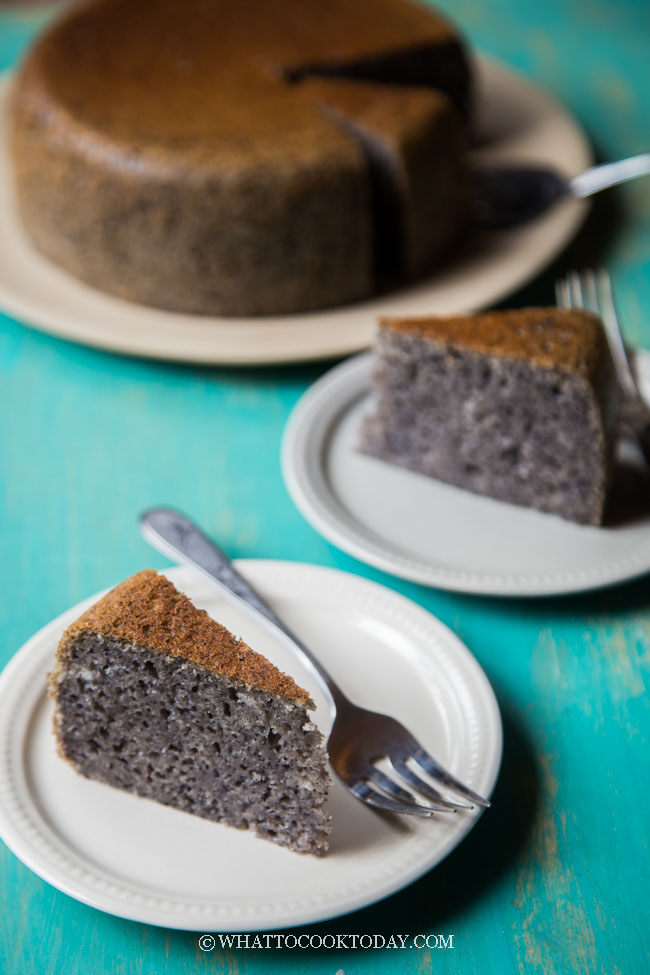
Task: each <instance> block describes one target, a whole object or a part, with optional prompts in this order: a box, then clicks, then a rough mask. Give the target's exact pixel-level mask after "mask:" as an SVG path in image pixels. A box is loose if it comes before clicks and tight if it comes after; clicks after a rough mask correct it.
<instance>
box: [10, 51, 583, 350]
mask: <svg viewBox="0 0 650 975" xmlns="http://www.w3.org/2000/svg"><path fill="white" fill-rule="evenodd" d="M475 66H476V89H477V106H476V113H475V114H476V119H477V122H476V128H477V132H478V137H479V139H478V146H477V148H476V149H475V150H473V152H472V155H473V157H475V158H476V159H480V160H481V161H484V162H497V161H498V162H504V161H506V162H521V161H525V162H532V163H535V164H539V165H544V164H548V165H551V166H554V167H557V168H558V169H559V170H560V171H561V172H563V173H566V174H567V175H568V176H573V175H575V174H576V173H579V172H581V171H582V170H583V169H585V168H586V167H587V166H589V165H590V164H591V151H590V149H589V145H588V143H587V140H586V138H585V135H584V133H583V132H582V130H581V128H580V126H579V125H578V123H577V122H576V121H575V119H573V118H572V117H571V116H570V115H569V113H568V112H567V111H566V109H564V108H563V107H562V106H561V105H559V104H558V103H557V102H556V101H555V100H554V99H553V98H551V97H550V96H549V95H547V94H546V93H545V92H543V91H542V90H541V89H540V88H538V87H536V86H535V85H534V84H531V83H530V81H527V80H526V79H525V78H524V77H523V76H521V75H519V74H517V73H516V72H515V71H514V70H512V69H511V68H509V67H506V66H505V65H502V64H499V63H497V62H495V61H491V60H489V59H487V58H484V57H478V58H477V59H476V62H475ZM9 83H10V82H9V78H8V77H5V79H4V80H2V81H0V308H2V309H3V310H4V311H6V312H7V313H9V314H10V315H13V316H15V317H16V318H18V319H19V320H20V321H23V322H25V323H26V324H29V325H32V326H34V327H36V328H39V329H41V330H43V331H45V332H51V333H52V334H54V335H59V336H61V337H63V338H67V339H72V340H73V341H76V342H82V343H84V344H86V345H92V346H98V347H100V348H104V349H110V350H112V351H115V352H121V353H124V354H127V355H134V356H146V357H149V358H157V359H172V360H176V361H179V362H181V361H182V362H196V363H223V364H237V365H260V364H267V363H280V362H303V361H308V360H313V359H324V358H328V357H333V356H343V355H349V354H350V353H353V352H358V351H360V350H361V349H364V348H367V347H368V346H369V345H371V343H372V337H373V332H374V327H375V321H376V318H377V316H378V315H382V314H391V315H422V314H430V313H431V312H436V313H437V314H455V313H460V312H469V311H476V310H477V309H479V308H486V307H488V306H489V305H491V304H494V303H495V302H497V301H499V300H500V299H502V298H504V297H505V296H506V295H508V294H510V293H511V292H512V291H514V290H515V289H516V288H518V287H520V286H521V285H523V284H525V282H526V281H528V280H530V279H531V278H533V277H534V276H535V275H536V274H538V273H539V271H540V270H541V269H542V268H543V267H545V266H546V265H547V264H548V263H549V262H550V261H551V260H552V259H553V257H555V255H556V254H558V253H559V252H560V251H561V250H562V248H563V247H564V246H565V245H566V243H567V242H568V241H569V240H570V239H571V237H572V236H573V234H574V233H575V232H576V230H577V228H578V227H579V225H580V223H581V222H582V219H583V217H584V215H585V213H586V212H587V206H586V204H585V203H581V202H579V201H577V200H566V201H564V202H562V203H561V204H558V205H557V206H556V207H555V208H554V209H552V210H551V211H549V212H548V213H546V214H544V215H543V216H542V217H540V218H539V219H537V220H534V221H531V222H530V223H529V224H526V225H525V226H521V227H516V228H511V229H509V230H507V231H500V232H498V233H491V234H484V235H481V236H480V237H478V236H477V237H476V238H475V239H474V240H472V242H471V245H470V244H467V245H465V247H464V249H463V250H462V252H459V256H458V257H456V258H454V259H453V260H450V261H449V262H448V263H447V264H446V265H445V266H444V267H442V268H440V270H438V271H437V272H435V273H434V274H433V275H432V276H431V277H430V278H427V279H425V280H423V281H421V282H419V283H418V284H416V285H413V286H411V287H408V288H403V289H401V290H399V291H396V292H394V293H393V294H390V295H383V296H377V297H375V298H371V299H368V300H367V301H361V302H358V303H357V304H353V305H346V306H342V307H339V308H332V309H325V310H323V311H317V312H308V313H299V314H295V315H285V316H272V317H271V316H269V317H266V318H216V317H215V318H212V317H203V316H197V315H181V314H176V313H173V312H166V311H161V310H159V309H156V308H148V307H145V306H144V305H136V304H132V303H130V302H126V301H122V300H120V299H118V298H114V297H112V296H111V295H108V294H104V293H103V292H101V291H97V290H95V289H94V288H90V287H88V286H87V285H85V284H83V283H82V282H80V281H78V280H76V279H75V278H73V277H72V276H70V275H69V274H67V273H66V272H64V271H62V270H61V269H60V268H58V267H57V266H56V265H54V264H52V263H51V262H50V261H48V260H46V259H45V258H44V257H42V256H41V255H40V254H39V253H37V252H36V250H35V249H34V248H33V246H32V245H31V244H30V242H29V240H28V239H27V237H26V235H25V233H24V232H23V229H22V226H21V224H20V221H19V219H18V216H17V214H16V205H15V199H14V193H13V180H12V173H11V163H10V159H9V153H8V149H7V146H8V131H7V129H8V125H7V105H8V92H9Z"/></svg>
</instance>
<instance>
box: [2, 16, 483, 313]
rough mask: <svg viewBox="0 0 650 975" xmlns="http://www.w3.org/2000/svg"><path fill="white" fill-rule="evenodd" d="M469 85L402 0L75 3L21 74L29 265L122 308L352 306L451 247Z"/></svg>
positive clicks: (18, 131)
mask: <svg viewBox="0 0 650 975" xmlns="http://www.w3.org/2000/svg"><path fill="white" fill-rule="evenodd" d="M341 79H347V81H346V82H345V83H346V84H347V86H348V87H347V88H345V87H344V86H342V81H341ZM355 84H359V85H360V86H361V87H360V90H359V93H358V94H355V93H354V92H353V90H352V87H351V86H353V85H355ZM470 87H471V86H470V72H469V67H468V62H467V59H466V56H465V53H464V49H463V45H462V42H461V41H460V39H459V37H458V36H457V34H456V32H455V30H454V29H453V27H451V26H450V25H449V24H448V23H447V22H446V20H445V19H444V18H442V17H441V16H439V15H438V14H437V13H435V12H434V11H433V10H430V9H426V8H425V7H421V6H418V5H417V4H415V3H410V2H409V0H353V2H351V3H350V2H348V0H328V2H326V3H323V2H320V0H276V2H270V0H246V2H245V3H237V2H232V0H186V2H184V3H178V0H138V2H137V3H134V2H132V0H91V2H87V3H83V4H75V5H73V6H72V7H71V9H70V10H68V11H67V12H66V13H65V14H64V15H63V17H62V18H61V19H60V20H59V21H57V22H55V23H54V24H53V25H52V26H51V27H50V28H49V29H48V30H47V31H46V32H45V33H44V35H43V36H42V37H41V38H40V39H39V40H38V41H37V42H36V44H35V45H34V47H33V48H32V50H31V51H30V52H29V53H28V55H27V57H26V59H25V61H24V63H23V65H22V66H21V69H20V71H19V74H18V77H17V79H16V84H15V89H14V93H13V100H12V140H11V144H12V154H13V162H14V170H15V177H16V188H17V197H18V206H19V212H20V215H21V217H22V222H23V225H24V227H25V229H26V231H27V234H28V235H29V237H30V239H31V240H32V242H33V243H34V245H35V246H36V247H37V248H38V250H39V251H41V252H42V253H43V254H45V255H46V256H47V257H49V258H50V259H52V260H53V261H55V262H56V263H57V264H59V265H61V266H62V267H63V268H65V269H66V270H67V271H69V272H71V273H72V274H74V275H76V276H77V277H78V278H80V279H82V280H83V281H85V282H87V283H89V284H91V285H93V286H94V287H96V288H100V289H101V290H103V291H106V292H109V293H111V294H114V295H117V296H119V297H122V298H125V299H128V300H130V301H136V302H141V303H143V304H149V305H155V306H157V307H160V308H165V309H169V310H172V311H179V312H192V313H197V314H204V315H232V316H238V315H270V314H286V313H290V312H296V311H301V310H306V309H314V308H324V307H326V306H331V305H336V304H341V303H344V302H350V301H356V300H358V299H361V298H364V297H366V296H368V295H370V294H372V293H373V291H374V290H375V289H376V288H378V287H380V286H382V287H383V282H384V280H385V274H386V273H387V274H388V277H389V278H390V279H391V280H393V278H394V277H396V278H397V279H398V280H399V279H401V278H408V277H409V276H410V275H412V274H415V273H420V272H422V271H424V270H426V269H428V268H429V267H431V266H432V264H434V262H435V261H436V260H437V259H438V258H439V257H440V255H441V253H442V252H443V251H444V250H445V248H446V247H448V246H449V245H450V243H451V242H452V241H453V240H454V238H455V237H456V236H457V235H458V233H459V230H460V229H461V227H462V225H463V220H464V211H465V178H464V164H463V155H462V150H463V143H464V128H465V126H464V123H463V117H464V116H466V115H467V113H468V109H469V104H470V100H471V98H470ZM387 254H389V255H390V266H389V267H386V266H385V258H386V255H387Z"/></svg>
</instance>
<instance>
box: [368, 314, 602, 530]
mask: <svg viewBox="0 0 650 975" xmlns="http://www.w3.org/2000/svg"><path fill="white" fill-rule="evenodd" d="M374 390H375V394H376V408H375V410H374V412H373V413H372V414H371V415H370V416H369V417H368V418H367V419H366V421H365V425H364V427H363V430H362V435H361V449H362V450H364V451H365V452H367V453H369V454H373V455H374V456H376V457H380V458H383V459H384V460H387V461H391V462H392V463H395V464H400V465H402V466H404V467H408V468H410V469H411V470H414V471H418V472H420V473H422V474H427V475H429V476H431V477H435V478H439V479H440V480H441V481H446V482H447V483H449V484H454V485H456V486H458V487H461V488H466V489H468V490H470V491H475V492H477V493H479V494H485V495H489V496H490V497H492V498H497V499H498V500H501V501H508V502H511V503H514V504H521V505H528V506H530V507H533V508H538V509H539V510H540V511H546V512H552V513H554V514H556V515H560V516H562V517H564V518H567V519H570V520H572V521H576V522H581V523H587V524H593V525H597V524H600V523H601V521H602V517H603V511H604V507H605V501H606V495H607V488H608V484H609V481H610V475H611V469H612V464H613V446H614V425H615V420H616V407H617V386H616V380H615V376H614V372H613V367H612V363H611V357H610V355H609V348H608V345H607V340H606V337H605V334H604V331H603V327H602V323H601V322H600V320H599V319H598V318H596V317H595V316H593V315H589V314H587V313H586V312H580V311H565V310H560V309H557V308H524V309H521V310H517V311H503V312H489V313H486V314H483V315H474V316H467V317H456V318H422V319H385V320H384V321H383V322H382V324H381V327H380V330H379V338H378V350H377V362H376V367H375V373H374Z"/></svg>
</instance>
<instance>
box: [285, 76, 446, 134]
mask: <svg viewBox="0 0 650 975" xmlns="http://www.w3.org/2000/svg"><path fill="white" fill-rule="evenodd" d="M301 88H302V90H303V91H304V93H305V95H308V96H309V97H311V98H313V99H314V101H315V102H316V103H317V104H320V105H321V106H322V107H323V109H324V110H325V111H328V110H329V111H331V112H334V113H338V114H339V115H340V117H342V118H344V119H350V120H352V121H354V122H355V123H356V125H357V126H358V127H359V128H361V129H362V130H366V131H368V132H371V133H373V134H374V135H375V136H376V137H377V136H378V137H380V138H381V137H383V138H385V139H387V140H388V143H389V145H390V144H398V145H402V146H404V147H405V148H407V147H408V140H409V137H410V136H412V135H414V134H417V133H418V132H419V131H421V130H422V128H423V127H424V126H427V129H430V127H431V126H432V125H435V124H436V122H437V121H438V119H446V118H447V117H448V116H449V115H453V114H454V111H453V108H452V106H451V104H450V102H449V99H448V98H446V97H445V95H443V94H442V92H439V91H435V90H434V89H428V88H410V87H408V86H406V85H388V84H383V85H382V86H381V94H380V97H378V92H377V85H376V84H373V83H371V82H367V81H366V82H364V81H356V80H355V81H349V80H347V79H342V78H308V79H306V80H305V81H303V82H302V83H301Z"/></svg>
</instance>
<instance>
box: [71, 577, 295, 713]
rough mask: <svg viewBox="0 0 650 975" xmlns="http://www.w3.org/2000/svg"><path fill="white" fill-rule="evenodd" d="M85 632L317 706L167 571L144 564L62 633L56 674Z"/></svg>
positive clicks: (289, 699)
mask: <svg viewBox="0 0 650 975" xmlns="http://www.w3.org/2000/svg"><path fill="white" fill-rule="evenodd" d="M84 633H95V634H102V635H104V636H107V637H112V638H114V639H117V640H121V641H123V642H125V643H128V644H136V645H143V646H146V647H150V648H152V649H154V650H157V651H159V652H160V653H163V654H167V655H169V656H172V657H179V658H182V659H185V660H188V661H190V662H191V663H193V664H196V665H197V666H199V667H203V668H205V669H206V670H209V671H212V672H213V673H215V674H218V675H219V676H221V677H226V678H228V679H229V680H233V681H236V682H239V683H241V684H242V685H244V686H246V687H250V688H255V689H257V690H262V691H267V692H269V693H271V694H277V695H279V696H280V697H283V698H285V699H286V700H288V701H293V702H295V703H297V704H302V705H303V706H304V707H308V708H311V709H313V708H314V702H313V701H312V700H311V698H310V696H309V694H308V692H307V691H306V690H304V688H302V687H299V686H298V684H297V683H296V682H295V681H294V680H293V678H292V677H289V676H288V675H287V674H283V673H282V672H281V671H280V670H278V668H277V667H275V666H274V665H273V664H272V663H270V661H268V660H267V659H266V657H264V656H262V654H259V653H256V651H255V650H252V649H251V648H250V647H249V646H248V645H247V644H246V643H244V641H243V640H239V639H237V638H236V637H234V636H233V635H232V633H230V631H229V630H227V629H226V627H225V626H222V625H221V624H220V623H217V622H216V621H215V620H213V619H212V617H211V616H209V615H208V613H206V612H205V610H202V609H197V607H196V606H194V605H193V603H192V602H191V601H190V600H189V599H188V597H187V596H185V595H184V594H183V593H181V592H179V591H178V590H177V589H176V588H175V587H174V586H173V585H172V583H171V582H170V581H169V580H168V579H166V578H165V576H163V575H159V574H158V573H157V572H155V571H154V570H151V569H145V570H144V571H142V572H138V573H137V574H136V575H134V576H131V577H130V578H129V579H126V580H125V582H123V583H121V584H120V585H119V586H116V587H115V589H111V591H110V592H109V593H107V594H106V595H105V596H104V597H103V598H102V599H100V600H98V602H96V603H95V604H94V605H93V606H91V607H90V609H88V610H86V612H85V613H84V614H83V615H82V616H80V617H79V619H78V620H76V621H75V622H74V623H73V624H72V625H71V626H69V627H68V629H67V630H66V631H65V633H64V634H63V637H62V639H61V643H60V645H59V654H58V656H57V668H56V670H55V672H54V674H53V679H54V683H56V678H57V670H58V671H60V670H61V669H62V668H63V666H64V661H65V658H66V650H67V648H68V647H70V646H72V645H73V644H74V643H75V641H77V640H78V638H79V637H80V636H82V635H83V634H84Z"/></svg>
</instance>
